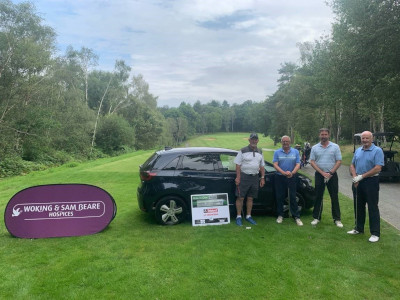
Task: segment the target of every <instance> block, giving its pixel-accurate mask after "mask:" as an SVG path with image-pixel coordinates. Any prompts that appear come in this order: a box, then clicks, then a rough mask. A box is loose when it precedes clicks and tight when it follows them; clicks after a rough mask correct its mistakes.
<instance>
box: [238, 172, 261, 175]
mask: <svg viewBox="0 0 400 300" xmlns="http://www.w3.org/2000/svg"><path fill="white" fill-rule="evenodd" d="M242 174H244V175H247V176H257V175H258V173H256V174H247V173H243V172H242Z"/></svg>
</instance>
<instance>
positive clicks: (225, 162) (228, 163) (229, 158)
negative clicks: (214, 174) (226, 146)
mask: <svg viewBox="0 0 400 300" xmlns="http://www.w3.org/2000/svg"><path fill="white" fill-rule="evenodd" d="M235 157H236V155H234V154H221V155H220V156H219V158H220V160H221V163H222V168H223V170H224V171H225V172H226V171H228V172H229V171H232V172H235V171H236V164H235V163H234V160H235Z"/></svg>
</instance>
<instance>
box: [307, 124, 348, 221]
mask: <svg viewBox="0 0 400 300" xmlns="http://www.w3.org/2000/svg"><path fill="white" fill-rule="evenodd" d="M329 134H330V133H329V129H328V128H321V129H320V130H319V139H320V143H318V144H316V145H314V146H313V147H312V148H311V154H310V163H311V166H312V167H313V168H314V169H315V194H316V199H315V204H314V210H313V218H314V220H313V221H312V222H311V225H313V226H315V225H317V224H318V223H319V222H320V221H321V215H322V209H323V207H324V204H323V203H324V201H323V197H324V192H325V186H327V187H328V192H329V196H330V197H331V206H332V218H333V222H334V223H335V225H336V226H337V227H340V228H342V227H343V224H342V222H341V220H340V206H339V196H338V193H339V179H338V176H337V174H336V170H337V169H339V167H340V165H341V163H342V154H341V152H340V148H339V145H337V144H335V143H332V142H331V141H329Z"/></svg>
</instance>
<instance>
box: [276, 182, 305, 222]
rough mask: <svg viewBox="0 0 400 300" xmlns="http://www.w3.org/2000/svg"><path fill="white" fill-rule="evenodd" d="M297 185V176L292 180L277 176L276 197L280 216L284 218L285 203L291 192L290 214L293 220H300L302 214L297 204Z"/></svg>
mask: <svg viewBox="0 0 400 300" xmlns="http://www.w3.org/2000/svg"><path fill="white" fill-rule="evenodd" d="M296 185H297V175H294V176H293V177H292V178H287V177H286V176H283V175H278V174H276V175H275V197H276V205H277V207H276V209H277V214H278V216H282V217H283V202H284V200H285V197H286V195H287V193H288V192H289V198H290V213H291V214H292V217H293V218H300V212H299V208H298V205H297V202H296Z"/></svg>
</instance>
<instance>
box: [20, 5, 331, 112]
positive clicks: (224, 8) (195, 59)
mask: <svg viewBox="0 0 400 300" xmlns="http://www.w3.org/2000/svg"><path fill="white" fill-rule="evenodd" d="M17 2H21V1H17ZM32 2H33V3H34V4H35V6H36V9H37V12H38V13H39V14H40V16H41V17H42V18H43V19H44V24H46V25H49V26H51V27H52V28H53V29H54V30H55V31H56V33H57V47H58V49H59V51H60V53H59V54H60V55H61V54H64V53H65V49H66V47H67V46H68V45H71V46H72V47H73V48H74V49H76V50H80V49H81V47H86V48H90V49H92V50H93V51H94V53H96V54H97V55H98V56H99V64H98V66H97V67H96V68H97V69H101V70H104V71H112V70H113V69H114V63H115V61H116V60H121V59H122V60H124V61H125V62H126V63H127V64H128V65H129V66H131V68H132V74H133V75H139V74H141V75H142V76H143V78H144V80H145V81H146V82H147V83H148V84H149V87H150V89H149V91H150V93H151V94H153V95H154V96H156V97H158V106H160V107H162V106H165V105H168V106H169V107H174V106H179V104H180V103H181V102H183V101H184V102H186V103H190V104H194V103H195V102H196V101H197V100H199V101H200V102H201V103H207V102H210V101H211V100H217V101H220V102H222V101H224V100H226V101H228V103H230V104H233V103H237V104H240V103H243V102H244V101H246V100H252V101H255V102H261V101H263V100H265V99H266V98H267V97H268V96H270V95H272V94H273V93H274V92H275V91H276V90H277V80H278V79H279V77H280V75H279V73H278V70H279V68H280V67H281V65H282V64H283V63H285V62H293V63H299V58H300V52H299V49H298V47H297V43H303V42H313V41H315V40H318V39H320V37H321V36H326V35H329V34H330V31H331V25H332V23H333V21H334V15H333V13H332V11H331V8H330V7H328V6H327V5H326V4H325V1H324V0H32Z"/></svg>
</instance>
